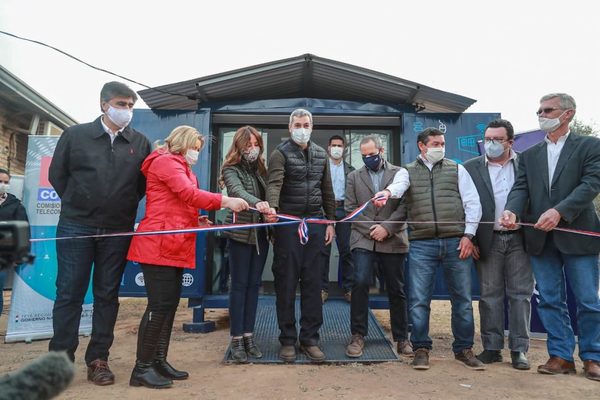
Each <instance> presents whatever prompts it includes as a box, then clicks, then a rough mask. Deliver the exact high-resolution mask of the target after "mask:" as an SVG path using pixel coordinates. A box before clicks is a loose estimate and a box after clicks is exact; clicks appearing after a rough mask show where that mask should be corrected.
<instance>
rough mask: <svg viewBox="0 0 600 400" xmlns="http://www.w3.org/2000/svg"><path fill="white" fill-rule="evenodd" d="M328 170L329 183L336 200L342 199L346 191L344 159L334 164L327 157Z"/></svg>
mask: <svg viewBox="0 0 600 400" xmlns="http://www.w3.org/2000/svg"><path fill="white" fill-rule="evenodd" d="M329 170H330V171H331V183H332V184H333V193H334V194H335V200H336V201H343V200H344V196H345V193H346V177H345V176H344V161H340V163H339V164H336V163H334V162H333V160H331V158H330V159H329Z"/></svg>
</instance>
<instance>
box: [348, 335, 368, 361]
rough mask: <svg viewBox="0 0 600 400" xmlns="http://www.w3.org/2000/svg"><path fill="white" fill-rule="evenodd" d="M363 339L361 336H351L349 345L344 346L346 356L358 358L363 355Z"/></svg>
mask: <svg viewBox="0 0 600 400" xmlns="http://www.w3.org/2000/svg"><path fill="white" fill-rule="evenodd" d="M364 348H365V338H364V337H363V335H352V337H351V338H350V343H348V345H347V346H346V355H347V356H348V357H350V358H358V357H360V356H362V355H363V349H364Z"/></svg>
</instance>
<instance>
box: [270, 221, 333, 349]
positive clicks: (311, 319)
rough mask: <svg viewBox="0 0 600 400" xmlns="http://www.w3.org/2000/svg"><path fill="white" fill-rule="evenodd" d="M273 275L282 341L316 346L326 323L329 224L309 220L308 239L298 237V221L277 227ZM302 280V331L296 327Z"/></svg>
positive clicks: (289, 343)
mask: <svg viewBox="0 0 600 400" xmlns="http://www.w3.org/2000/svg"><path fill="white" fill-rule="evenodd" d="M273 247H274V257H273V276H274V278H275V282H274V283H275V294H276V297H277V300H276V308H277V321H278V323H279V329H280V331H281V332H280V334H279V342H280V343H281V344H282V345H294V344H295V343H296V341H297V340H298V339H299V341H300V344H303V345H306V346H313V345H317V344H318V343H319V329H321V325H323V309H322V303H321V267H322V265H323V263H324V262H325V260H324V254H325V253H324V251H323V250H324V247H325V225H320V224H309V240H308V243H306V244H305V245H302V244H301V243H300V239H299V238H298V225H296V224H291V225H283V226H277V227H275V244H274V246H273ZM298 283H300V335H299V336H298V331H297V329H296V315H295V301H296V288H297V287H298Z"/></svg>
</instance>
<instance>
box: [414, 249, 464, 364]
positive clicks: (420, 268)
mask: <svg viewBox="0 0 600 400" xmlns="http://www.w3.org/2000/svg"><path fill="white" fill-rule="evenodd" d="M459 242H460V238H447V239H429V240H412V241H411V242H410V250H409V252H408V315H409V319H410V321H411V323H412V330H411V333H410V341H411V342H412V345H413V348H414V349H415V350H416V349H419V348H426V349H431V348H432V340H431V338H430V337H429V314H430V311H431V308H430V305H431V297H432V295H433V287H434V283H435V270H436V268H437V266H438V265H439V264H440V263H441V264H442V266H443V270H444V278H445V281H446V285H447V286H448V291H449V293H450V301H451V303H452V317H451V321H452V334H453V335H454V342H453V343H452V350H453V351H454V352H455V353H459V352H461V351H462V350H465V349H470V348H472V347H473V336H474V331H475V325H474V321H473V306H472V304H471V269H472V268H473V260H472V259H471V258H470V257H469V258H467V259H465V260H461V259H460V258H458V255H459V250H457V249H456V248H457V247H458V244H459Z"/></svg>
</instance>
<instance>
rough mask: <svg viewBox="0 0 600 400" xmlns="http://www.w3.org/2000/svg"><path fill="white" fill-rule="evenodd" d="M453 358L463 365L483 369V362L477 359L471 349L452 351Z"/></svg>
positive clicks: (477, 369)
mask: <svg viewBox="0 0 600 400" xmlns="http://www.w3.org/2000/svg"><path fill="white" fill-rule="evenodd" d="M454 358H455V359H456V360H457V361H460V362H461V363H463V364H464V365H465V367H467V368H470V369H473V370H475V371H483V370H485V364H484V363H482V362H481V361H479V359H478V358H477V357H475V354H473V350H472V349H464V350H463V351H461V352H459V353H454Z"/></svg>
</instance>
